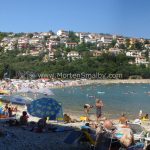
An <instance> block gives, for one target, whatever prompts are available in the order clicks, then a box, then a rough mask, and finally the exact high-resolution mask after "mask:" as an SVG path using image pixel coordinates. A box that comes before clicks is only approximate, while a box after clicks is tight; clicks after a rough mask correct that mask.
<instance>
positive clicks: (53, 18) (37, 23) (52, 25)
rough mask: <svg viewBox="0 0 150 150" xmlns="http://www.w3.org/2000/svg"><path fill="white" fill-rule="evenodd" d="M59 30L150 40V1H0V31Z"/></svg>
mask: <svg viewBox="0 0 150 150" xmlns="http://www.w3.org/2000/svg"><path fill="white" fill-rule="evenodd" d="M59 29H65V30H73V31H85V32H98V33H111V34H121V35H125V36H135V37H145V38H150V0H0V31H5V32H9V31H12V32H34V31H37V32H40V31H49V30H53V31H55V32H56V31H57V30H59Z"/></svg>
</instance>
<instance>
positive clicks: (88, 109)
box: [84, 104, 93, 121]
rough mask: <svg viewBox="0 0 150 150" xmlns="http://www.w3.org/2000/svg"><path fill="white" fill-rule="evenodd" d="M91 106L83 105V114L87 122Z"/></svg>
mask: <svg viewBox="0 0 150 150" xmlns="http://www.w3.org/2000/svg"><path fill="white" fill-rule="evenodd" d="M92 107H93V106H91V105H89V104H85V105H84V112H85V116H86V117H87V120H88V121H90V119H89V112H90V109H91V108H92Z"/></svg>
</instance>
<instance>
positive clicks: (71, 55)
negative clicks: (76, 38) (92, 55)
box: [67, 51, 81, 60]
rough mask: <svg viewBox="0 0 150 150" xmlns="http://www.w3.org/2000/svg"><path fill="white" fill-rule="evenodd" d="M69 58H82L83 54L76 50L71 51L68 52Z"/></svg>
mask: <svg viewBox="0 0 150 150" xmlns="http://www.w3.org/2000/svg"><path fill="white" fill-rule="evenodd" d="M67 58H68V60H75V59H80V58H81V55H80V54H79V53H78V52H76V51H71V52H69V53H68V54H67Z"/></svg>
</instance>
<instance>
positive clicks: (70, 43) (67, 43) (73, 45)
mask: <svg viewBox="0 0 150 150" xmlns="http://www.w3.org/2000/svg"><path fill="white" fill-rule="evenodd" d="M77 45H78V44H77V43H76V42H66V43H65V46H66V48H72V49H74V48H75V47H76V46H77Z"/></svg>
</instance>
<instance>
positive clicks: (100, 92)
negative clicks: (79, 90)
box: [97, 91, 105, 94]
mask: <svg viewBox="0 0 150 150" xmlns="http://www.w3.org/2000/svg"><path fill="white" fill-rule="evenodd" d="M97 93H98V94H105V92H103V91H99V92H97Z"/></svg>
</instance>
